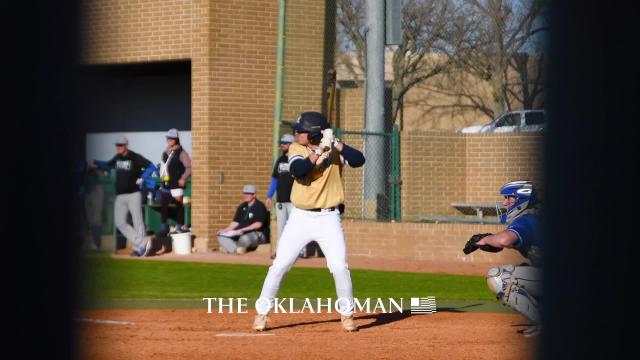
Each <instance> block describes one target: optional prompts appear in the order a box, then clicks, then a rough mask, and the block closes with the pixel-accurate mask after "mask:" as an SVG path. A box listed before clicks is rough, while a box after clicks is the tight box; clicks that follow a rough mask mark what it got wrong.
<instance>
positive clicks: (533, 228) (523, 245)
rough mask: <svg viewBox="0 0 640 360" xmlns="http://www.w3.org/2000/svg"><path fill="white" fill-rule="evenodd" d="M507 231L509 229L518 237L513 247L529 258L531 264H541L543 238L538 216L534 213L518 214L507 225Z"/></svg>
mask: <svg viewBox="0 0 640 360" xmlns="http://www.w3.org/2000/svg"><path fill="white" fill-rule="evenodd" d="M507 231H511V232H512V233H514V234H515V235H516V236H517V237H518V240H516V243H515V244H514V245H513V248H514V249H516V250H518V251H519V252H520V254H522V256H524V257H525V258H527V259H529V260H530V261H531V262H532V265H534V266H536V265H541V263H542V247H543V240H542V224H541V223H540V216H538V215H535V214H526V215H523V216H520V217H518V218H517V219H515V220H513V221H512V222H511V224H509V226H507Z"/></svg>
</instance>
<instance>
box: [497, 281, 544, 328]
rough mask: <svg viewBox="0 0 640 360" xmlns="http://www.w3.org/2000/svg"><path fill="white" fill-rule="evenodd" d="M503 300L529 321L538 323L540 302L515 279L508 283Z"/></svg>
mask: <svg viewBox="0 0 640 360" xmlns="http://www.w3.org/2000/svg"><path fill="white" fill-rule="evenodd" d="M503 301H504V303H505V304H507V305H508V306H509V307H511V308H512V309H514V310H516V311H517V312H519V313H521V314H522V315H524V316H525V317H526V318H527V319H528V320H529V321H532V322H534V323H536V324H539V323H540V303H539V302H538V300H536V298H535V297H533V295H531V294H530V293H529V292H528V291H527V289H525V287H524V286H522V285H521V284H519V283H518V282H517V281H513V282H511V283H510V284H509V286H508V287H507V290H506V291H505V294H504V297H503Z"/></svg>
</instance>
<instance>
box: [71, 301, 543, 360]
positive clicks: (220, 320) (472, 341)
mask: <svg viewBox="0 0 640 360" xmlns="http://www.w3.org/2000/svg"><path fill="white" fill-rule="evenodd" d="M270 317H271V320H272V322H271V323H270V326H271V327H272V329H270V330H269V331H267V332H262V333H256V332H253V331H252V330H251V324H252V321H253V312H252V311H249V313H248V314H207V313H206V309H144V310H140V309H127V310H122V309H110V310H86V311H84V312H82V313H81V314H80V315H79V319H78V322H77V329H78V344H79V346H80V347H79V349H80V350H79V351H80V358H83V359H84V358H87V359H88V358H90V359H143V358H144V359H147V358H153V359H183V358H184V359H196V358H197V359H205V358H206V359H214V358H216V359H217V358H220V359H294V358H295V359H307V358H313V359H336V358H340V359H409V358H411V359H528V358H533V356H532V355H533V351H534V348H535V343H534V342H535V340H534V339H527V338H525V337H523V336H521V335H519V334H516V330H518V329H521V328H522V327H521V326H522V325H521V324H523V323H525V322H526V321H525V319H524V318H523V317H522V316H520V315H517V314H496V313H463V312H446V311H445V312H438V313H436V314H430V315H409V314H408V313H403V314H400V313H393V314H358V315H356V323H357V325H358V326H359V331H358V332H355V333H346V332H344V331H342V330H341V327H340V321H339V315H337V314H272V315H271V316H270Z"/></svg>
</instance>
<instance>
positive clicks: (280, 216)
mask: <svg viewBox="0 0 640 360" xmlns="http://www.w3.org/2000/svg"><path fill="white" fill-rule="evenodd" d="M292 209H293V204H292V203H290V202H286V203H285V202H279V203H276V220H277V221H278V240H279V239H280V236H282V231H283V230H284V225H285V224H286V223H287V220H289V215H291V210H292ZM272 238H273V237H272ZM273 245H274V246H273V249H276V248H277V247H278V243H277V242H275V243H274V244H273Z"/></svg>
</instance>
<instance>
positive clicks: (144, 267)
mask: <svg viewBox="0 0 640 360" xmlns="http://www.w3.org/2000/svg"><path fill="white" fill-rule="evenodd" d="M83 259H84V260H83V265H84V267H83V272H84V276H83V277H82V278H83V282H84V283H83V286H82V290H83V291H82V294H83V295H85V296H84V299H83V302H84V305H85V306H86V307H198V306H203V304H204V303H203V301H202V298H203V297H217V298H229V297H233V298H238V297H244V298H248V299H256V298H257V297H258V296H259V293H260V290H261V287H262V282H263V280H264V277H265V275H266V273H267V269H268V267H267V266H262V265H240V264H211V263H189V262H171V261H144V260H136V259H126V260H124V259H113V258H111V257H109V256H108V255H104V254H96V255H87V256H85V257H84V258H83ZM351 277H352V281H353V284H354V296H355V297H358V298H360V299H363V298H390V297H391V298H405V299H408V298H410V297H426V296H435V297H436V300H437V302H438V307H439V308H441V307H442V306H443V305H444V306H455V307H457V308H472V309H470V310H472V311H475V310H479V311H505V309H504V308H503V307H501V306H500V305H498V304H497V302H496V301H495V300H494V298H493V296H492V294H491V292H490V291H489V290H488V289H487V288H486V282H485V279H484V277H483V276H468V275H444V274H425V273H403V272H390V271H374V270H351ZM335 296H336V295H335V288H334V283H333V278H332V276H331V274H330V273H329V270H328V269H319V268H302V267H294V268H293V269H292V270H291V271H290V272H289V274H288V275H287V277H286V278H285V280H284V283H283V285H282V288H281V291H280V293H279V295H278V297H280V298H284V297H291V298H296V299H302V298H305V297H308V298H318V297H321V298H327V297H329V298H335ZM250 302H251V301H250ZM465 311H466V310H465Z"/></svg>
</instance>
